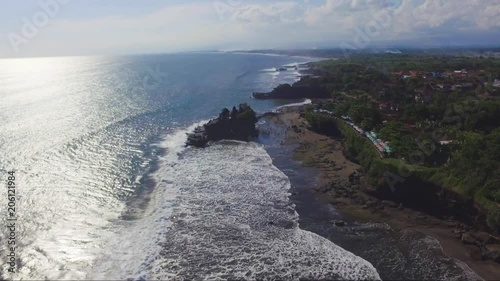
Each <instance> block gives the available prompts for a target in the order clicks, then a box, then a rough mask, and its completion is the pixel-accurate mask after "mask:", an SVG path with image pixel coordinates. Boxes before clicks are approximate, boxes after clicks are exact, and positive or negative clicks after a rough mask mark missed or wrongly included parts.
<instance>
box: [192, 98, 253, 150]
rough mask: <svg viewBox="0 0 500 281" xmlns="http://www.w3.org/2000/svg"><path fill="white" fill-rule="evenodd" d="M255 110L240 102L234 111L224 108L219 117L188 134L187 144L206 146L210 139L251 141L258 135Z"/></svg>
mask: <svg viewBox="0 0 500 281" xmlns="http://www.w3.org/2000/svg"><path fill="white" fill-rule="evenodd" d="M256 123H257V116H256V114H255V111H253V109H252V108H251V107H250V106H248V105H247V104H240V105H239V107H238V108H236V107H233V110H232V111H229V109H227V108H224V109H223V110H222V112H221V113H220V114H219V117H218V118H216V119H213V120H210V121H209V122H208V123H207V124H205V125H203V126H200V127H198V128H196V129H195V130H194V132H193V133H190V134H188V139H187V142H186V145H188V146H194V147H205V146H206V145H207V144H208V142H210V141H219V140H224V139H227V140H240V141H249V140H250V139H252V138H254V137H256V136H257V135H258V132H257V129H256V128H255V124H256Z"/></svg>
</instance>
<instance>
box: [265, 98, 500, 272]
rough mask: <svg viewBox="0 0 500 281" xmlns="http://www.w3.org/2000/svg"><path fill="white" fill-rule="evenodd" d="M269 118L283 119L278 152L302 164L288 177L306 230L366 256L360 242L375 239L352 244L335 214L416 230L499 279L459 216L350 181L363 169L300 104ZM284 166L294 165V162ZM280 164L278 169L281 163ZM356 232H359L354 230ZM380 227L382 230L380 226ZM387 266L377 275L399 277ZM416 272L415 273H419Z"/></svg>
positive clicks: (403, 231) (399, 230)
mask: <svg viewBox="0 0 500 281" xmlns="http://www.w3.org/2000/svg"><path fill="white" fill-rule="evenodd" d="M270 120H274V121H275V122H279V123H282V124H283V125H284V128H285V129H284V131H282V132H280V134H281V135H283V139H282V140H281V142H280V145H281V146H282V150H283V149H284V151H285V152H282V154H284V155H282V157H289V156H290V155H293V159H294V160H295V162H296V163H297V164H298V165H300V166H301V167H302V168H301V169H302V174H301V175H297V174H296V173H293V172H291V173H290V174H291V175H289V177H290V176H292V177H291V181H292V183H295V185H299V186H301V187H302V188H299V189H295V191H294V196H296V197H299V198H301V199H296V200H295V201H296V204H297V211H298V212H299V214H300V215H301V220H302V223H301V227H302V226H303V225H304V226H305V227H306V228H309V230H311V231H313V232H318V234H320V235H322V236H325V237H327V238H330V239H331V240H332V241H334V242H335V243H337V244H339V245H341V246H342V247H344V248H346V249H347V250H349V251H353V252H354V253H356V254H358V255H360V256H362V257H364V258H366V259H368V260H369V259H370V254H368V253H365V252H366V250H363V249H362V247H363V246H362V245H365V246H367V245H372V246H373V244H370V243H369V242H367V241H364V242H362V243H361V242H360V243H359V245H357V244H355V243H353V240H352V237H351V236H350V235H344V234H342V232H346V230H339V228H338V227H335V225H334V224H335V220H336V219H342V220H343V221H342V223H344V222H346V223H347V225H349V224H351V223H352V224H356V223H362V224H367V225H370V224H375V225H378V224H380V225H388V226H390V231H388V232H387V235H393V233H394V235H397V236H398V237H400V236H404V237H406V236H407V234H408V233H412V234H411V235H414V233H416V234H415V235H417V236H418V234H420V233H421V234H424V235H427V236H430V237H432V238H434V239H436V240H437V241H439V244H440V248H438V250H439V251H442V253H444V254H445V255H446V256H448V257H450V258H451V259H456V260H459V261H461V262H463V263H465V264H467V266H468V267H470V269H472V270H473V271H474V272H476V273H477V274H478V275H479V276H481V278H483V279H485V280H499V279H500V264H498V263H495V262H493V261H480V260H478V257H477V254H478V253H477V249H478V247H476V246H471V245H465V244H464V243H462V241H460V240H459V239H458V238H457V235H458V233H459V232H463V231H464V229H466V230H468V227H467V226H465V225H462V224H460V223H459V222H457V221H445V220H441V219H438V218H435V217H432V216H429V215H427V214H424V213H421V212H418V211H414V210H411V209H408V208H404V206H398V205H396V204H394V203H391V202H385V201H382V202H381V201H379V200H377V199H376V198H374V197H371V196H369V195H368V194H366V193H365V192H363V189H364V186H363V185H362V177H361V182H360V183H352V181H350V180H349V176H350V175H352V174H353V173H354V172H357V173H359V174H361V175H362V168H361V167H360V166H359V165H358V164H356V163H353V162H351V161H349V160H348V159H346V157H345V156H344V154H343V152H342V151H343V144H342V142H341V141H339V140H336V139H333V138H329V137H327V136H323V135H320V134H317V133H315V132H312V131H310V130H308V124H307V121H306V120H305V119H303V118H301V117H300V115H299V110H298V108H296V107H295V108H285V109H282V112H280V113H279V114H278V115H275V116H273V117H270ZM276 151H278V148H276ZM273 158H274V157H273ZM281 162H285V161H281ZM287 165H289V166H290V165H291V166H293V165H292V164H287ZM278 168H280V169H282V168H283V167H278ZM285 169H286V167H285ZM294 169H295V170H297V169H298V168H297V167H288V170H290V171H292V170H294ZM285 173H286V172H285ZM304 175H306V176H307V177H308V179H307V180H306V181H304V180H303V179H302V180H300V179H299V178H300V177H301V176H302V177H303V176H304ZM294 176H295V179H294ZM294 181H295V182H294ZM315 200H318V202H317V203H318V204H316V205H317V206H313V207H311V206H309V205H311V204H313V205H314V201H315ZM301 211H302V212H301ZM331 225H334V227H331ZM350 231H351V230H350ZM354 231H356V229H355V230H354ZM358 232H363V231H359V229H358ZM379 232H381V233H382V232H384V227H383V226H382V227H381V229H380V231H379ZM356 235H359V233H357V234H356ZM379 236H380V235H379ZM379 236H377V237H379ZM424 238H425V237H424ZM379 239H381V240H380V241H386V240H387V239H385V238H382V237H379ZM397 239H401V238H397ZM398 241H399V240H398ZM373 243H374V242H373ZM495 246H496V245H495ZM444 254H443V255H444ZM438 255H439V254H438ZM372 259H374V258H372ZM369 261H370V262H372V264H374V265H375V264H376V263H377V261H373V260H369ZM443 263H446V261H444V262H443ZM457 264H458V267H464V268H465V270H464V271H465V272H467V271H470V270H469V269H468V268H467V266H465V265H464V264H462V263H460V262H458V263H457ZM380 267H381V268H384V267H385V265H383V264H381V265H380ZM450 267H451V268H456V267H457V266H451V265H450ZM382 271H383V269H382ZM389 271H391V270H388V273H386V274H383V273H381V276H385V279H393V278H395V276H397V274H395V273H393V272H389ZM415 274H416V276H419V275H418V274H417V273H415ZM470 275H471V276H467V274H465V273H464V280H468V279H475V278H474V276H473V275H474V274H473V273H471V274H470ZM412 276H415V275H411V274H409V275H406V276H405V278H403V277H401V279H412ZM476 277H477V276H476ZM383 278H384V277H383ZM433 278H434V277H433ZM436 278H437V277H436Z"/></svg>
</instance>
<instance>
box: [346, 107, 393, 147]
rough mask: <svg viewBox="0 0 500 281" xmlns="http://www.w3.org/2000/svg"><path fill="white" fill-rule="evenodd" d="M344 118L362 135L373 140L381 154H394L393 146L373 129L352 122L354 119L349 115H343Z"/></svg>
mask: <svg viewBox="0 0 500 281" xmlns="http://www.w3.org/2000/svg"><path fill="white" fill-rule="evenodd" d="M342 119H344V120H345V121H346V123H347V124H349V126H351V127H352V128H353V129H354V130H355V131H356V132H358V133H359V134H360V135H362V136H366V137H367V138H368V139H369V140H370V141H371V142H372V144H373V145H374V146H375V147H376V148H377V150H378V151H379V152H380V154H381V155H383V156H388V155H391V154H392V152H393V150H392V148H391V147H390V146H389V145H388V144H387V143H386V142H384V141H383V140H381V139H380V138H379V137H378V136H377V134H375V133H374V132H371V131H365V130H363V129H361V128H360V127H358V126H356V124H354V123H353V122H352V119H351V118H350V117H349V116H342Z"/></svg>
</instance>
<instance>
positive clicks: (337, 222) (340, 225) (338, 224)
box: [335, 221, 347, 227]
mask: <svg viewBox="0 0 500 281" xmlns="http://www.w3.org/2000/svg"><path fill="white" fill-rule="evenodd" d="M346 225H347V224H346V223H345V221H336V222H335V226H338V227H344V226H346Z"/></svg>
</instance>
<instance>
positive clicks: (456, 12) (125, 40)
mask: <svg viewBox="0 0 500 281" xmlns="http://www.w3.org/2000/svg"><path fill="white" fill-rule="evenodd" d="M218 1H222V2H224V3H229V4H228V5H229V6H228V5H226V6H224V7H225V10H224V13H226V14H227V15H229V16H227V17H226V16H224V17H221V15H220V11H217V9H216V8H215V7H214V2H211V1H206V2H195V3H193V2H186V3H185V4H178V5H173V6H172V5H170V6H168V7H166V8H164V9H162V10H158V11H155V12H153V13H150V14H145V15H142V16H135V17H130V16H119V15H115V16H112V17H102V18H97V19H85V18H84V17H82V18H81V19H72V20H70V19H66V20H58V19H57V17H56V18H55V19H53V20H52V21H51V22H50V24H49V25H48V26H47V27H45V28H44V29H43V30H41V31H40V32H39V34H37V36H36V37H35V38H33V39H31V40H30V42H29V44H27V45H23V46H21V51H22V52H21V55H33V54H88V53H103V52H120V53H126V52H150V51H153V52H161V51H178V50H183V49H203V48H215V47H217V48H231V47H233V48H260V47H262V48H271V47H287V46H290V47H307V44H308V43H307V42H311V46H312V45H316V44H318V43H322V42H324V43H325V44H326V43H330V44H335V43H336V44H340V43H342V42H350V41H352V40H353V38H354V37H355V36H357V35H358V33H357V32H359V30H361V31H366V29H367V28H370V26H371V27H372V31H373V23H374V22H375V23H376V22H379V24H380V21H381V20H380V19H378V20H375V19H376V17H375V16H374V15H377V14H379V15H380V13H381V11H383V12H386V14H388V15H390V18H389V21H388V22H387V23H388V24H387V26H384V27H379V28H378V29H379V30H376V31H377V32H374V34H375V36H372V37H371V38H370V42H372V43H375V42H377V41H387V40H392V42H398V41H400V40H406V39H417V38H420V37H424V36H436V35H439V34H446V36H451V37H452V36H454V35H456V36H461V35H462V34H463V33H464V32H470V33H474V32H477V31H481V32H489V33H490V34H496V35H497V36H500V32H499V27H500V0H324V1H320V0H315V1H314V0H305V1H291V0H282V1H273V3H262V2H261V1H259V2H255V0H253V1H252V0H241V1H239V2H238V1H229V0H218ZM231 3H233V5H231ZM234 3H237V4H234ZM226 14H225V15H226ZM382 21H384V20H382ZM375 28H377V27H375ZM19 29H21V27H19ZM474 43H477V42H474ZM11 54H12V51H10V50H9V49H8V48H5V46H3V47H0V56H2V55H7V56H9V55H11Z"/></svg>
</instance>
